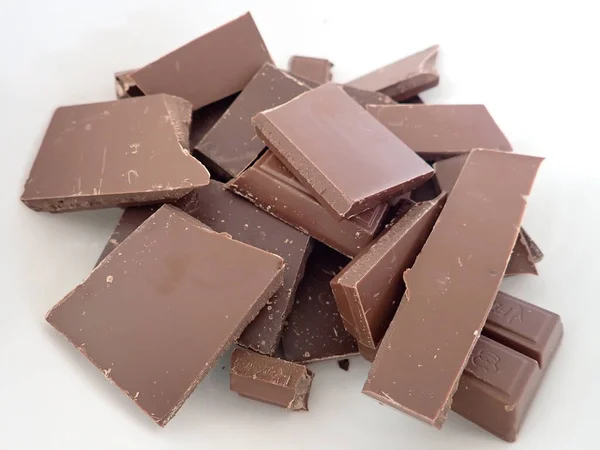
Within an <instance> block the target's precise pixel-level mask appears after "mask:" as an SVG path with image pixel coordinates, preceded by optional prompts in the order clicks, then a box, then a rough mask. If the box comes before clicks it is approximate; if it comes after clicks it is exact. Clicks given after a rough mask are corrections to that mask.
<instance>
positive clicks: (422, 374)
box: [363, 150, 542, 428]
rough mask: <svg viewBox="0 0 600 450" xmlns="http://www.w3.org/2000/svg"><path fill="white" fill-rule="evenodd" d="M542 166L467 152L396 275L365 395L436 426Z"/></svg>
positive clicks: (534, 160)
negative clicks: (400, 283) (398, 287)
mask: <svg viewBox="0 0 600 450" xmlns="http://www.w3.org/2000/svg"><path fill="white" fill-rule="evenodd" d="M541 162H542V159H541V158H536V157H533V156H525V155H516V154H511V153H504V152H496V151H489V150H476V151H473V152H472V153H471V154H470V156H469V158H468V159H467V162H466V163H465V166H464V168H463V170H462V171H461V173H460V176H459V178H458V181H457V182H456V185H455V186H454V189H453V190H452V192H451V193H450V195H449V197H448V200H447V202H446V206H445V207H444V209H443V210H442V213H441V214H440V217H439V219H438V221H437V223H436V226H435V227H434V229H433V231H432V232H431V234H430V235H429V239H428V240H427V242H426V243H425V245H424V246H423V250H422V251H421V253H420V254H419V256H418V257H417V260H416V262H415V264H414V265H413V267H412V268H411V269H409V270H407V271H406V272H405V274H404V281H405V284H406V292H405V294H404V297H403V300H402V301H401V303H400V306H399V308H398V311H397V312H396V315H395V316H394V319H393V321H392V323H391V324H390V327H389V328H388V331H387V333H386V335H385V337H384V339H383V341H382V343H381V345H380V348H379V351H378V352H377V356H376V357H375V361H374V362H373V366H372V367H371V371H370V373H369V377H368V379H367V382H366V383H365V386H364V389H363V392H364V393H365V394H367V395H369V396H371V397H373V398H376V399H377V400H379V401H380V402H383V403H387V404H388V405H391V406H393V407H394V408H397V409H399V410H401V411H404V412H406V413H408V414H410V415H412V416H414V417H417V418H419V419H421V420H423V421H424V422H426V423H429V424H432V425H435V426H436V427H438V428H440V427H441V426H442V424H443V423H444V421H445V420H446V415H447V413H448V410H449V409H450V403H451V399H452V395H453V394H454V392H455V391H456V389H457V387H458V381H459V378H460V375H461V373H462V371H463V369H464V367H465V365H466V364H467V362H468V360H469V355H470V354H471V351H472V350H473V346H474V345H475V343H476V342H477V338H478V337H479V335H480V333H481V329H482V328H483V325H484V323H485V321H486V318H487V315H488V313H489V311H490V309H491V307H492V304H493V302H494V299H495V298H496V294H497V293H498V288H499V286H500V282H501V280H502V276H503V274H504V271H505V270H506V266H507V264H508V260H509V258H510V254H511V251H512V248H513V246H514V244H515V241H516V240H517V236H518V232H519V225H520V222H521V220H522V217H523V213H524V210H525V206H526V198H527V196H528V195H529V193H530V191H531V187H532V184H533V181H534V179H535V176H536V173H537V170H538V168H539V165H540V164H541ZM499 211H501V213H499ZM499 214H502V220H498V216H499ZM490 236H493V239H490ZM448 324H452V326H448ZM400 368H401V369H400Z"/></svg>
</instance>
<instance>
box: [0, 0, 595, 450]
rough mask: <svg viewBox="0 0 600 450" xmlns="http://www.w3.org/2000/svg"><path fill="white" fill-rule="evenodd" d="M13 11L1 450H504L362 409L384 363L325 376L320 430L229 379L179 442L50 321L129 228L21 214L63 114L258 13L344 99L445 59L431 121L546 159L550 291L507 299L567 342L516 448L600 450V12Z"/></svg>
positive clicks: (134, 5) (9, 17)
mask: <svg viewBox="0 0 600 450" xmlns="http://www.w3.org/2000/svg"><path fill="white" fill-rule="evenodd" d="M350 3H351V2H341V1H340V2H333V1H325V0H322V1H316V2H312V1H307V0H304V1H293V2H292V1H273V2H266V1H262V2H261V1H247V2H243V1H224V0H220V1H216V0H215V1H208V0H205V1H189V2H176V1H164V2H159V1H149V0H145V1H140V0H115V1H108V0H104V1H97V2H91V1H64V0H63V1H59V0H57V1H47V0H40V1H37V2H34V1H24V0H19V1H12V0H8V1H7V0H2V1H0V57H1V58H2V62H1V63H0V145H1V152H2V161H1V164H0V171H1V173H0V175H1V176H0V187H1V190H0V201H1V208H0V228H1V236H2V247H1V250H0V254H1V258H2V259H1V261H2V266H1V270H0V277H1V279H0V281H1V284H0V286H1V292H2V293H1V294H0V449H2V450H14V449H15V450H16V449H60V450H70V449H74V450H75V449H76V450H84V449H85V450H93V449H102V450H106V449H112V450H117V449H128V450H130V449H145V450H154V449H167V448H169V449H218V448H227V449H237V448H245V449H261V450H268V449H283V448H286V449H307V448H314V449H337V448H340V449H361V450H364V449H377V448H384V449H388V448H390V449H391V448H394V449H396V448H398V449H414V450H420V449H426V450H429V449H433V448H436V449H437V448H444V449H445V448H448V449H461V450H462V449H465V448H466V449H477V450H485V449H499V448H507V446H508V445H509V444H506V443H504V442H503V441H500V440H498V439H496V438H494V437H492V436H491V435H489V434H487V433H486V432H484V431H482V430H480V429H478V428H477V427H475V426H473V425H472V424H470V423H468V422H467V421H465V420H463V419H462V418H460V417H458V416H456V415H455V414H452V415H451V416H450V418H449V419H448V421H447V423H446V425H445V426H444V429H443V430H442V431H436V430H435V429H433V428H431V427H428V426H427V425H424V424H421V423H419V422H417V421H416V420H413V419H410V418H408V417H406V416H404V415H403V414H401V413H399V412H397V411H394V410H392V409H389V408H386V407H383V406H380V405H379V404H378V403H377V402H376V401H374V400H372V399H370V398H368V397H366V396H364V395H362V394H361V393H360V390H361V387H362V384H363V382H364V379H365V377H366V374H367V371H368V364H367V363H366V362H365V361H362V360H360V359H359V358H354V359H353V360H352V361H351V367H350V371H349V372H343V371H342V370H340V369H339V368H338V367H337V365H336V364H335V363H334V362H328V363H320V364H316V365H313V366H312V367H311V368H312V369H313V370H314V371H315V372H316V378H315V382H314V385H313V391H312V394H311V399H310V412H308V413H290V412H287V411H284V410H280V409H278V408H275V407H272V406H268V405H263V404H259V403H256V402H252V401H250V400H245V399H242V398H239V397H238V396H237V395H235V394H234V393H232V392H230V391H229V390H228V382H229V380H228V374H227V370H223V369H222V367H223V366H225V365H226V364H227V362H226V361H225V360H224V361H223V362H222V364H219V365H218V366H217V367H216V368H215V369H214V370H213V371H212V372H211V373H210V374H209V376H208V377H207V378H206V379H205V380H204V381H203V382H202V383H201V385H200V386H199V387H198V389H196V391H195V392H194V393H193V395H192V396H191V397H190V399H189V400H188V401H187V402H186V404H185V405H184V407H183V408H182V409H181V411H180V412H179V414H178V415H177V416H176V417H175V419H174V420H173V421H172V422H171V423H169V424H168V426H167V427H166V428H165V429H160V428H159V427H158V426H156V425H155V424H154V423H153V422H152V421H150V420H149V419H148V418H147V417H146V416H145V415H144V414H143V413H142V412H141V411H139V410H138V409H137V407H135V405H134V404H133V403H132V402H131V401H130V400H129V399H128V398H126V397H125V396H124V395H123V394H122V393H121V392H119V391H118V389H116V388H115V387H113V386H111V385H110V384H109V383H107V382H106V380H104V379H103V377H102V375H101V374H100V373H99V372H98V371H97V370H96V369H95V368H94V367H93V366H92V365H91V364H90V363H89V362H87V361H86V360H85V358H83V357H82V356H81V355H80V354H79V353H78V352H77V351H75V350H74V349H73V348H71V346H70V345H69V344H68V343H67V342H66V340H64V339H62V338H61V337H59V336H58V334H57V333H56V332H54V330H53V329H52V328H51V327H50V326H49V325H47V324H46V323H45V322H44V314H45V313H46V311H47V310H48V309H49V308H50V307H51V306H52V305H54V304H55V303H56V302H57V301H58V300H60V299H61V298H62V297H63V296H64V295H65V294H66V293H67V292H68V291H69V290H70V289H71V288H72V287H74V286H75V285H76V284H78V283H79V282H80V281H81V280H82V279H83V278H84V277H85V276H86V275H87V273H88V272H89V270H90V268H91V267H92V266H93V264H94V262H95V261H96V258H97V257H98V255H99V253H100V251H101V249H102V248H103V246H104V244H105V242H106V239H107V237H108V236H109V234H110V232H111V231H112V229H113V227H114V225H115V223H116V220H117V218H118V216H119V211H118V210H107V211H96V212H84V213H71V214H62V215H54V216H51V215H47V214H40V213H34V212H32V211H30V210H28V209H27V208H25V206H23V205H22V204H20V202H19V196H20V194H21V189H22V185H23V182H24V180H25V179H26V177H27V174H28V171H29V167H30V165H31V163H32V161H33V158H34V156H35V154H36V151H37V148H38V146H39V143H40V141H41V138H42V136H43V133H44V130H45V127H46V125H47V123H48V121H49V119H50V116H51V114H52V111H53V110H54V108H56V107H57V106H59V105H66V104H72V103H83V102H94V101H103V100H110V99H113V98H114V93H113V89H114V88H113V78H112V74H113V72H115V71H117V70H121V69H128V68H132V67H137V66H140V65H143V64H146V63H148V62H150V61H152V60H153V59H155V58H157V57H159V56H161V55H162V54H163V53H165V52H168V51H170V50H172V49H174V48H176V47H177V46H179V45H182V44H184V43H186V42H187V41H189V40H191V39H193V38H195V37H197V36H199V35H201V34H202V33H204V32H206V31H208V30H210V29H211V28H214V27H216V26H218V25H220V24H222V23H224V22H226V21H228V20H230V19H233V18H235V17H236V16H238V15H239V14H242V13H243V12H244V11H246V10H251V11H252V13H253V14H254V17H255V20H256V22H257V23H258V25H259V28H260V30H261V32H262V34H263V37H264V39H265V41H266V43H267V46H268V47H269V49H270V51H271V54H272V55H273V57H274V59H275V61H276V63H277V64H278V65H280V66H281V67H286V65H287V60H288V58H289V56H291V55H292V54H306V55H313V56H321V57H328V58H330V59H331V60H332V61H333V62H334V63H335V68H334V70H335V78H336V80H337V81H340V82H343V81H347V80H350V79H352V78H354V77H356V76H359V75H361V74H363V73H364V72H367V71H370V70H372V69H375V68H377V67H379V66H381V65H383V64H386V63H389V62H392V61H393V60H396V59H399V58H401V57H403V56H405V55H407V54H409V53H412V52H414V51H418V50H421V49H423V48H425V47H427V46H429V45H432V44H436V43H439V44H440V45H441V47H442V52H441V55H440V59H439V69H440V72H441V75H442V79H441V83H440V86H439V87H438V88H436V89H434V90H432V91H430V92H427V93H426V94H424V95H423V98H424V99H425V101H426V102H428V103H484V104H485V105H487V107H488V108H489V110H490V111H491V113H492V115H493V116H494V118H495V119H496V120H497V122H498V123H499V125H500V126H501V127H502V129H503V130H504V132H505V134H506V135H507V136H508V138H509V140H510V141H511V142H512V144H513V146H514V148H515V151H517V152H521V153H528V154H534V155H541V156H545V157H546V158H547V160H546V161H545V162H544V164H543V166H542V169H541V171H540V174H539V178H538V181H537V183H536V185H535V188H534V192H533V195H532V196H531V197H530V204H529V208H528V210H527V214H526V218H525V224H526V228H527V230H528V231H529V232H530V234H531V235H532V236H533V237H534V239H535V240H536V241H537V242H538V243H539V245H540V246H541V248H542V249H543V251H544V252H545V254H546V258H545V260H544V261H543V262H542V263H541V264H540V265H539V270H540V276H539V277H527V276H523V277H518V278H514V279H511V280H510V281H507V282H505V286H504V288H505V290H507V291H508V292H510V293H512V294H515V295H517V296H519V297H521V298H523V299H525V300H528V301H530V302H533V303H536V304H539V305H540V306H542V307H545V308H548V309H551V310H553V311H556V312H558V313H560V314H561V315H562V318H563V321H564V325H565V337H564V341H563V344H562V347H561V348H560V350H559V352H558V354H557V357H556V360H555V362H554V364H553V365H552V367H551V368H550V370H549V372H548V374H547V377H546V380H545V381H544V383H543V386H542V388H541V390H540V392H539V395H538V396H537V398H536V399H535V401H534V403H533V405H532V408H531V410H530V413H529V416H528V418H527V420H526V422H525V425H524V427H523V429H522V432H521V435H520V437H519V441H518V442H517V443H516V444H513V445H512V448H514V449H515V450H516V449H528V450H534V449H588V448H596V449H597V448H599V447H598V441H597V433H598V431H597V428H598V426H599V419H600V413H599V412H598V411H599V404H600V382H599V378H598V371H599V369H600V351H599V348H600V339H599V337H600V333H599V332H598V329H599V328H600V325H599V323H600V322H599V320H600V319H599V315H600V306H599V305H600V297H599V295H598V291H599V290H598V280H599V278H600V271H599V269H600V264H599V258H600V238H599V237H598V233H599V231H600V205H599V199H600V175H599V174H598V167H599V166H598V165H599V163H600V157H599V152H600V144H599V141H600V139H599V137H598V130H599V128H600V112H599V111H600V94H599V89H598V77H599V72H600V71H599V69H600V67H599V64H598V44H599V43H600V33H599V32H598V30H599V29H600V28H599V25H598V21H597V19H598V16H597V14H595V7H594V6H593V5H594V4H595V3H597V2H595V1H592V0H590V1H587V2H584V1H564V2H563V1H561V2H558V1H551V0H547V1H543V2H542V1H540V2H533V1H526V0H520V1H516V2H511V1H503V2H488V1H474V2H465V1H450V0H441V1H434V0H426V1H417V0H410V1H400V0H398V1H391V2H388V3H384V2H381V1H375V0H368V1H359V0H356V2H355V5H356V6H350Z"/></svg>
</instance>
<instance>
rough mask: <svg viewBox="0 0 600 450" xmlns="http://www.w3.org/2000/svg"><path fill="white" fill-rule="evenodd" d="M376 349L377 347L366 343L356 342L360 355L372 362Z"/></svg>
mask: <svg viewBox="0 0 600 450" xmlns="http://www.w3.org/2000/svg"><path fill="white" fill-rule="evenodd" d="M377 350H378V348H373V347H369V346H368V345H363V344H361V343H360V342H359V343H358V351H359V352H360V356H362V357H363V358H365V359H366V360H367V361H369V362H373V361H374V360H375V356H376V355H377Z"/></svg>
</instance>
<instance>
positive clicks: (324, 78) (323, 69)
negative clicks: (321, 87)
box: [289, 56, 333, 84]
mask: <svg viewBox="0 0 600 450" xmlns="http://www.w3.org/2000/svg"><path fill="white" fill-rule="evenodd" d="M332 67H333V63H332V62H331V61H329V60H327V59H323V58H312V57H310V56H292V57H291V58H290V64H289V69H290V73H291V74H292V75H296V76H299V77H302V78H304V79H306V80H309V81H312V82H313V83H316V84H324V83H327V82H328V81H331V77H332V75H331V68H332Z"/></svg>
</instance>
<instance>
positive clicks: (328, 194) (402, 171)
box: [252, 84, 433, 218]
mask: <svg viewBox="0 0 600 450" xmlns="http://www.w3.org/2000/svg"><path fill="white" fill-rule="evenodd" d="M252 123H253V124H254V125H255V127H256V132H257V134H258V136H259V137H260V138H261V139H262V140H263V141H264V142H265V143H266V144H267V145H268V146H269V149H270V150H271V151H272V152H273V153H275V154H276V155H277V156H278V158H279V159H280V160H281V161H282V163H283V164H284V165H285V166H286V167H287V168H288V169H289V170H290V171H291V172H292V174H293V175H294V177H296V179H298V181H300V183H302V184H303V185H304V187H306V188H307V189H308V191H309V192H310V193H311V194H312V195H313V196H314V197H315V199H316V200H317V201H318V202H319V203H321V204H322V205H323V206H325V207H326V208H328V209H329V210H330V211H331V212H332V213H334V214H337V215H339V216H341V217H345V218H349V217H352V216H355V215H356V214H358V213H361V212H363V211H366V210H367V209H370V208H373V207H375V206H377V204H379V203H381V202H382V201H385V200H387V199H388V198H390V197H393V196H394V195H396V194H402V193H403V192H408V191H410V190H412V189H414V188H415V187H417V186H419V185H421V184H423V183H424V182H425V181H427V180H428V179H429V178H431V177H432V176H433V170H432V169H431V167H429V165H427V163H425V161H423V160H422V159H421V158H419V157H418V156H417V155H415V153H414V152H413V151H412V150H411V149H410V148H408V147H407V146H406V145H405V144H404V143H403V142H402V141H400V140H399V139H397V138H396V137H395V136H394V135H393V134H392V133H390V132H389V131H388V130H387V129H386V128H385V127H384V126H382V125H381V124H380V123H379V122H378V121H377V120H375V119H374V118H373V117H372V116H371V115H370V114H369V113H368V112H366V111H365V110H364V109H363V108H362V107H360V105H358V104H357V103H356V102H355V101H353V100H352V98H351V97H350V96H349V95H348V94H346V93H345V92H344V91H343V90H342V89H341V88H339V87H338V86H336V85H334V84H325V85H323V86H321V87H318V88H316V89H313V90H311V91H308V92H306V93H304V94H302V95H299V96H298V97H296V98H295V99H294V100H292V101H289V102H287V103H285V104H283V105H281V106H278V107H276V108H273V109H270V110H267V111H263V112H261V113H259V114H258V115H256V116H255V117H254V119H252ZM323 149H326V151H323ZM365 149H368V158H367V157H365ZM341 166H343V168H341Z"/></svg>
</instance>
